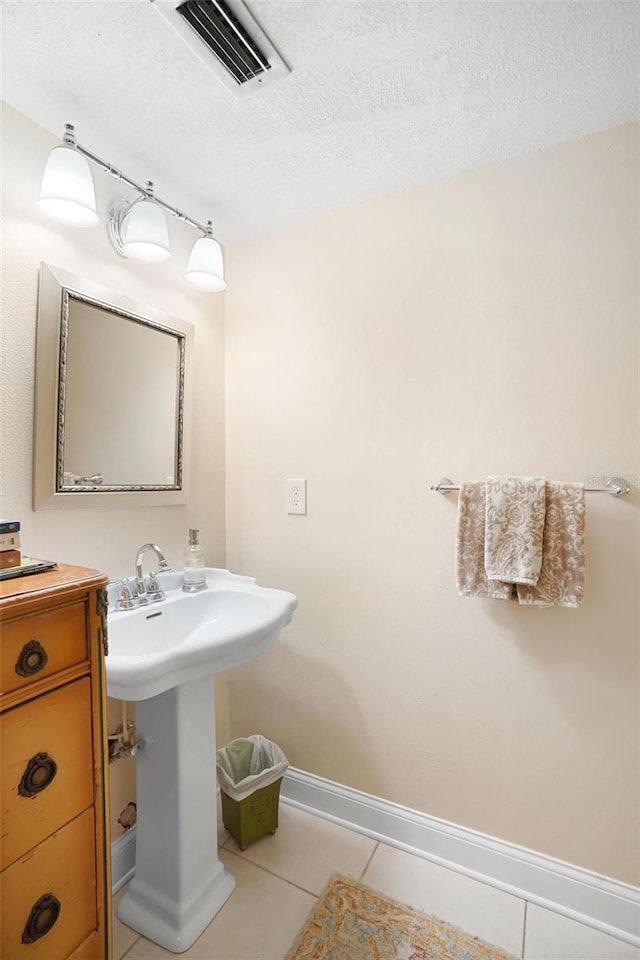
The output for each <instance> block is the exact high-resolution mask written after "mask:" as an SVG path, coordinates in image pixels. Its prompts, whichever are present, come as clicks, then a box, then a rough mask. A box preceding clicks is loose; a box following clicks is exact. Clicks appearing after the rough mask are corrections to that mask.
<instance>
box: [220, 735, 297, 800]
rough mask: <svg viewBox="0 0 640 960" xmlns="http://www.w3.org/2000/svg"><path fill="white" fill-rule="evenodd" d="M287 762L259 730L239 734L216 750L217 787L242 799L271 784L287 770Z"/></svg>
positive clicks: (280, 751) (277, 747) (237, 798)
mask: <svg viewBox="0 0 640 960" xmlns="http://www.w3.org/2000/svg"><path fill="white" fill-rule="evenodd" d="M288 766H289V761H288V760H287V758H286V757H285V755H284V753H283V752H282V750H281V749H280V747H279V746H278V745H277V743H272V742H271V740H267V739H266V737H263V736H261V735H260V734H259V733H256V734H253V735H252V736H250V737H239V738H238V739H237V740H232V741H231V743H228V744H227V746H226V747H221V748H220V749H219V750H217V751H216V767H217V768H218V780H219V781H220V789H221V790H222V791H223V793H226V794H227V796H228V797H231V798H232V799H233V800H244V798H245V797H248V796H249V795H250V794H252V793H254V792H255V791H256V790H261V789H262V787H267V786H268V785H269V784H270V783H275V782H276V780H279V779H280V777H283V776H284V775H285V773H286V772H287V768H288Z"/></svg>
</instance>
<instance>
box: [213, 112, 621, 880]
mask: <svg viewBox="0 0 640 960" xmlns="http://www.w3.org/2000/svg"><path fill="white" fill-rule="evenodd" d="M639 129H640V128H639V127H638V126H637V125H636V126H628V127H625V128H621V129H617V130H614V131H610V132H605V133H602V134H599V135H596V136H593V137H589V138H587V139H583V140H580V141H577V142H573V143H569V144H567V145H565V146H561V147H559V148H557V149H553V150H549V151H546V152H544V153H537V154H535V155H531V156H528V157H525V158H522V159H518V160H514V161H512V162H509V163H506V164H504V165H500V166H493V167H490V168H487V169H482V170H477V171H474V172H471V173H468V174H465V175H462V176H458V177H455V178H451V179H448V180H444V181H442V182H439V183H435V184H432V185H430V186H426V187H424V188H422V189H418V190H413V191H411V192H407V193H403V194H400V195H396V196H391V197H387V198H384V199H381V200H379V201H376V202H372V203H369V204H367V205H364V206H360V207H358V208H355V209H352V210H348V211H345V212H342V213H340V214H337V215H333V216H328V217H324V218H322V219H319V220H317V221H314V222H312V223H307V224H305V225H302V226H298V227H295V228H291V229H288V230H284V231H282V232H280V233H278V234H276V235H273V236H269V237H265V238H263V239H259V240H256V241H253V242H249V243H245V244H242V245H240V246H238V247H236V248H234V249H232V250H231V251H230V254H229V256H228V260H227V265H228V277H229V281H230V282H229V288H228V291H227V301H226V311H227V367H226V382H227V401H226V402H227V562H228V566H229V567H230V568H231V569H233V570H235V571H237V572H240V573H247V574H252V575H254V576H257V577H258V579H259V580H260V582H262V583H264V584H269V585H272V586H276V587H283V588H285V589H288V590H292V591H294V592H295V593H296V594H297V595H298V597H299V601H300V605H299V609H298V611H297V613H296V615H295V618H294V622H293V624H292V626H291V627H289V628H288V629H287V630H286V631H285V633H284V634H283V635H282V637H281V639H280V640H279V642H278V643H277V644H276V646H275V648H273V649H272V650H271V651H270V652H269V653H268V654H267V655H265V656H264V657H262V658H261V659H260V660H257V661H255V662H254V663H252V664H250V665H248V666H246V667H244V668H241V669H239V670H236V671H234V672H233V673H232V674H231V675H230V686H229V693H230V704H231V722H232V733H233V735H234V736H238V735H242V734H248V733H252V732H255V731H259V732H261V733H263V734H265V735H266V736H268V737H271V738H272V739H274V740H276V741H277V742H278V743H280V744H281V746H282V747H283V749H284V750H285V752H286V754H287V755H288V757H289V760H290V762H291V763H292V764H294V765H295V766H298V767H301V768H303V769H306V770H309V771H311V772H314V773H316V774H319V775H322V776H326V777H329V778H330V779H333V780H336V781H338V782H340V783H344V784H348V785H351V786H353V787H356V788H360V789H363V790H365V791H368V792H371V793H373V794H376V795H378V796H381V797H385V798H388V799H389V800H392V801H396V802H399V803H402V804H406V805H408V806H410V807H413V808H416V809H418V810H421V811H425V812H427V813H429V814H432V815H434V816H437V817H442V818H445V819H447V820H451V821H453V822H455V823H458V824H461V825H464V826H467V827H471V828H475V829H477V830H480V831H484V832H486V833H489V834H492V835H495V836H497V837H500V838H503V839H506V840H510V841H513V842H516V843H518V844H523V845H525V846H528V847H531V848H534V849H536V850H539V851H543V852H547V853H549V854H551V855H553V856H556V857H559V858H562V859H565V860H568V861H570V862H573V863H576V864H579V865H581V866H584V867H587V868H591V869H593V870H596V871H599V872H602V873H604V874H608V875H611V876H614V877H616V878H619V879H621V880H626V881H629V882H632V883H638V881H639V880H640V870H639V864H638V849H639V847H638V811H639V809H640V804H639V797H638V746H639V743H638V738H639V732H638V731H639V716H638V712H639V698H638V676H637V674H638V642H639V637H638V601H637V593H638V572H639V571H638V503H639V496H638V491H637V489H636V490H635V491H634V493H633V496H631V497H629V498H627V499H625V500H614V499H613V498H610V497H608V496H606V495H598V494H594V495H591V496H590V497H589V499H588V536H587V551H588V582H587V597H586V601H585V603H584V606H583V607H582V608H581V609H579V610H567V609H558V608H554V609H547V610H540V609H532V608H521V607H518V606H517V605H515V604H507V603H501V602H499V601H483V600H469V599H459V598H458V597H457V596H456V590H455V585H454V576H453V558H454V529H455V518H456V498H455V495H449V496H447V497H444V496H442V495H438V494H436V493H432V492H431V491H430V490H429V485H430V484H431V483H432V482H433V481H435V480H436V479H437V478H438V477H440V476H442V475H443V474H445V475H448V476H450V477H452V478H453V479H454V480H456V481H459V480H461V479H478V478H482V477H484V476H486V475H487V474H489V473H513V474H543V475H546V476H548V477H550V478H557V479H567V480H580V479H586V478H588V477H592V478H594V481H595V482H597V479H598V478H599V477H600V476H601V475H604V474H608V473H622V474H625V475H626V476H628V477H635V478H636V481H635V482H636V483H637V475H638V473H639V472H640V466H639V461H638V354H637V338H638V315H639V309H638V307H639V303H638V300H639V296H638V266H639V243H638V216H639V208H638V183H639V181H638V170H639V169H640V150H639ZM345 175H346V174H345ZM287 477H306V478H307V480H308V485H309V489H308V492H309V511H308V516H306V517H289V516H287V515H286V513H285V478H287Z"/></svg>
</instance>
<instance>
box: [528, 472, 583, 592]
mask: <svg viewBox="0 0 640 960" xmlns="http://www.w3.org/2000/svg"><path fill="white" fill-rule="evenodd" d="M585 512H586V511H585V500H584V484H582V483H561V482H560V481H558V480H548V481H547V484H546V510H545V520H544V534H543V540H542V567H541V570H540V576H539V577H538V582H537V584H536V585H535V586H526V585H524V584H518V586H517V588H516V589H517V592H518V600H519V602H520V603H527V604H533V605H534V606H537V607H551V606H558V607H579V606H580V604H581V603H582V601H583V600H584V573H585V549H584V532H585Z"/></svg>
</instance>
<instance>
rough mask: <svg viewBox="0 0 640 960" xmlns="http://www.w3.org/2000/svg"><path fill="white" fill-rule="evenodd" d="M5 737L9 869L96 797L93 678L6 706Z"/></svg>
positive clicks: (0, 737)
mask: <svg viewBox="0 0 640 960" xmlns="http://www.w3.org/2000/svg"><path fill="white" fill-rule="evenodd" d="M0 742H1V746H2V781H1V783H0V797H1V800H2V844H1V853H0V861H1V862H0V868H1V869H4V868H5V867H6V866H8V865H9V864H10V863H13V861H14V860H17V859H18V857H21V856H22V855H23V854H24V853H26V852H27V851H28V850H31V849H32V847H35V846H36V844H38V843H40V841H41V840H44V838H45V837H48V836H49V834H50V833H53V831H54V830H57V829H58V828H59V827H62V826H63V825H64V824H65V823H67V822H68V821H69V820H72V819H73V818H74V817H75V816H77V815H78V814H79V813H80V812H81V811H82V810H85V809H86V808H87V807H89V806H91V804H92V803H93V792H94V785H93V779H94V778H93V751H92V746H91V683H90V681H89V678H88V677H83V678H81V679H80V680H75V681H74V682H73V683H68V684H66V685H65V686H63V687H59V688H58V689H57V690H54V691H53V692H52V693H47V694H45V695H44V696H41V697H36V698H35V699H34V700H29V701H28V702H27V703H24V704H22V705H21V706H19V707H14V708H13V710H7V711H6V713H4V714H3V715H2V717H1V718H0ZM3 956H4V955H3Z"/></svg>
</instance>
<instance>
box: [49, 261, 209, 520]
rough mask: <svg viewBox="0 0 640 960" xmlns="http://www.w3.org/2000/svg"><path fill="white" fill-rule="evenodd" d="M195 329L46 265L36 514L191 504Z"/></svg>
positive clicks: (153, 309)
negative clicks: (68, 509) (72, 509)
mask: <svg viewBox="0 0 640 960" xmlns="http://www.w3.org/2000/svg"><path fill="white" fill-rule="evenodd" d="M192 345H193V327H192V326H191V324H189V323H186V322H185V321H183V320H179V319H177V318H175V317H171V316H169V315H168V314H165V313H163V312H162V311H160V310H157V309H155V308H154V307H149V306H145V305H143V304H141V303H138V302H137V301H134V300H131V299H130V298H128V297H125V296H123V295H121V294H117V293H114V292H113V291H110V290H106V289H105V288H103V287H100V286H98V285H97V284H95V283H92V282H91V281H89V280H83V279H81V278H79V277H75V276H73V275H72V274H70V273H67V272H66V271H64V270H60V269H59V268H57V267H52V266H50V265H48V264H46V263H42V264H41V265H40V283H39V289H38V318H37V339H36V398H35V400H36V402H35V444H34V484H33V501H34V509H35V510H42V509H52V508H54V509H55V508H58V507H80V506H89V507H97V506H144V505H159V506H160V505H170V504H180V503H186V502H187V499H188V475H189V434H190V416H189V413H190V402H189V398H190V380H191V377H190V362H191V350H192Z"/></svg>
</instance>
